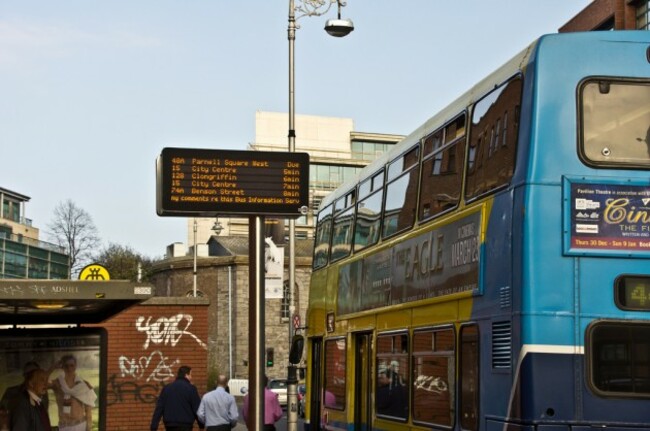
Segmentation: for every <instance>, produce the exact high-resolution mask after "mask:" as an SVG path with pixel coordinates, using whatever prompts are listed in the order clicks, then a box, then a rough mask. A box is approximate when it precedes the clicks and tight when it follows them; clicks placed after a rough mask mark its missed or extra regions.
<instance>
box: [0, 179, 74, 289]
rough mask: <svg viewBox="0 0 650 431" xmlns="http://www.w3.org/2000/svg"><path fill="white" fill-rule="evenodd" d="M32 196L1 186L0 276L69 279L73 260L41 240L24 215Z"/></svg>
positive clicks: (59, 249)
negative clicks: (26, 205) (26, 204)
mask: <svg viewBox="0 0 650 431" xmlns="http://www.w3.org/2000/svg"><path fill="white" fill-rule="evenodd" d="M29 199H30V198H29V197H28V196H25V195H22V194H19V193H16V192H13V191H11V190H7V189H3V188H1V187H0V201H1V202H2V205H0V279H7V278H15V279H27V278H34V279H67V278H69V276H70V259H69V256H68V255H67V254H66V253H65V250H63V248H62V247H59V246H57V245H54V244H50V243H48V242H45V241H41V240H40V239H39V237H38V229H36V228H34V227H33V226H32V222H31V220H29V219H27V218H25V217H24V206H25V203H26V202H27V201H29Z"/></svg>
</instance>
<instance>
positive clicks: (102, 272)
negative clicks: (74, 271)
mask: <svg viewBox="0 0 650 431" xmlns="http://www.w3.org/2000/svg"><path fill="white" fill-rule="evenodd" d="M110 279H111V275H110V274H109V273H108V269H106V268H105V267H103V266H102V265H99V264H97V263H92V264H90V265H87V266H86V267H84V269H82V270H81V272H80V273H79V280H88V281H107V280H110Z"/></svg>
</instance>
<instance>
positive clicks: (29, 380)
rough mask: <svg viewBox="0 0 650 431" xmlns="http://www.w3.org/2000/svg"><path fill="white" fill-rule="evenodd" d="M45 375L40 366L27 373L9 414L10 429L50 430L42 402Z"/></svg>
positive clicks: (45, 396)
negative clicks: (22, 387)
mask: <svg viewBox="0 0 650 431" xmlns="http://www.w3.org/2000/svg"><path fill="white" fill-rule="evenodd" d="M47 376H48V373H47V372H45V371H43V370H41V369H40V368H39V369H37V370H32V371H30V372H29V373H28V374H27V376H26V382H25V388H24V389H23V391H22V392H21V394H20V396H19V397H18V400H16V404H15V408H14V411H13V412H12V415H11V431H52V426H51V424H50V417H49V415H48V413H47V406H46V405H45V403H44V402H43V400H45V399H47Z"/></svg>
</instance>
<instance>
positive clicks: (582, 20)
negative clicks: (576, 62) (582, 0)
mask: <svg viewBox="0 0 650 431" xmlns="http://www.w3.org/2000/svg"><path fill="white" fill-rule="evenodd" d="M611 19H613V20H614V29H615V30H634V29H635V28H636V18H635V2H634V1H630V0H594V1H593V2H591V3H590V4H589V5H587V7H585V8H584V9H583V10H582V11H580V13H578V14H577V15H576V16H574V17H573V18H571V20H570V21H569V22H567V23H566V24H564V25H563V26H562V27H560V29H559V32H560V33H567V32H574V31H590V30H594V29H597V28H599V27H601V26H602V25H603V24H604V23H606V22H607V21H609V20H611Z"/></svg>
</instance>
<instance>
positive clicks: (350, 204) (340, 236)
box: [331, 191, 356, 262]
mask: <svg viewBox="0 0 650 431" xmlns="http://www.w3.org/2000/svg"><path fill="white" fill-rule="evenodd" d="M355 195H356V194H355V192H354V191H351V192H350V193H348V194H346V195H345V196H343V197H341V198H339V199H338V200H337V201H336V202H335V203H334V226H333V228H332V256H331V259H332V262H334V261H335V260H339V259H342V258H344V257H346V256H348V255H349V254H350V250H351V248H352V227H353V222H354V204H355V201H356V199H355Z"/></svg>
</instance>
